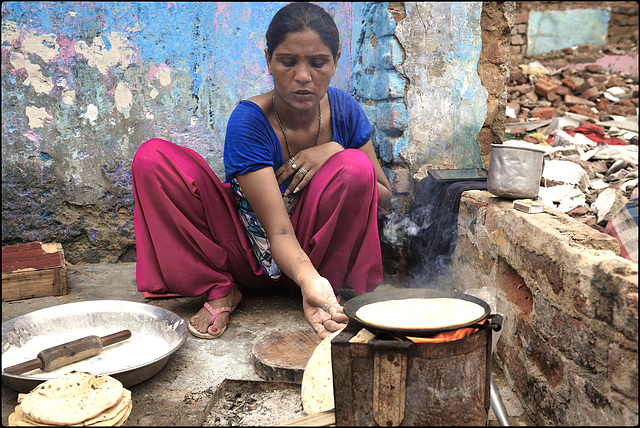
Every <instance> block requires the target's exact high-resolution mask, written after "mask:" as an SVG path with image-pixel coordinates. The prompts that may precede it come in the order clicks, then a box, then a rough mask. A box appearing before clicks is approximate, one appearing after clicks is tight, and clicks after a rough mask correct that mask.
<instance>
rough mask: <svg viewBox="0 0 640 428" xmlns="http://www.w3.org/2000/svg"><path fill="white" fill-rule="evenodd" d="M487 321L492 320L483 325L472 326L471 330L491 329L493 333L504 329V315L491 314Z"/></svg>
mask: <svg viewBox="0 0 640 428" xmlns="http://www.w3.org/2000/svg"><path fill="white" fill-rule="evenodd" d="M485 320H490V321H491V322H486V321H485V322H484V323H482V324H473V325H470V326H469V328H490V329H491V330H493V331H500V330H501V329H502V315H500V314H490V315H489V316H487V318H485Z"/></svg>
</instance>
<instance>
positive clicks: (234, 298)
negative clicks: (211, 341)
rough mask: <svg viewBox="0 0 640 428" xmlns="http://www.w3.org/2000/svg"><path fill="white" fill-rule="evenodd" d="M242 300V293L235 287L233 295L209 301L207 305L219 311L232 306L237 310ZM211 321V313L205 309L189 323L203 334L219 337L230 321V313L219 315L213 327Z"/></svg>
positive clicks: (232, 291)
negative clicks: (220, 331)
mask: <svg viewBox="0 0 640 428" xmlns="http://www.w3.org/2000/svg"><path fill="white" fill-rule="evenodd" d="M240 300H242V293H241V292H240V290H238V289H237V288H236V287H233V289H232V290H231V293H229V294H228V295H226V296H225V297H222V298H220V299H214V300H209V301H208V302H207V303H209V305H211V307H213V309H219V308H222V307H224V306H230V307H231V308H233V309H235V307H236V306H237V305H238V303H240ZM211 319H212V315H211V313H210V312H209V311H208V310H207V309H206V308H204V307H203V308H202V309H200V310H199V311H198V313H197V314H195V315H194V316H192V317H191V319H190V320H189V323H190V324H191V325H192V326H193V327H195V328H196V329H197V330H198V331H199V332H200V333H202V334H206V333H209V334H210V335H212V336H217V335H219V330H220V329H223V328H224V327H225V326H226V325H227V322H228V321H229V312H221V313H219V314H218V316H216V319H215V321H214V323H213V325H211Z"/></svg>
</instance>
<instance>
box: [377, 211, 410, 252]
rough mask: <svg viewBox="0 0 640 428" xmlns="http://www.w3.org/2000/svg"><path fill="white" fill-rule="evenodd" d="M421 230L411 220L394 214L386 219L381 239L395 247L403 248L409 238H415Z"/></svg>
mask: <svg viewBox="0 0 640 428" xmlns="http://www.w3.org/2000/svg"><path fill="white" fill-rule="evenodd" d="M419 230H420V228H419V227H418V226H417V225H416V224H415V223H414V222H412V221H411V220H410V219H409V218H407V217H403V216H401V215H399V214H396V213H394V212H392V213H390V214H388V215H387V216H386V217H385V224H384V227H383V228H382V237H381V238H380V239H381V240H382V241H383V242H385V243H387V244H391V245H393V246H396V245H400V246H402V245H403V242H404V241H405V238H406V237H407V236H415V235H416V234H417V233H418V231H419Z"/></svg>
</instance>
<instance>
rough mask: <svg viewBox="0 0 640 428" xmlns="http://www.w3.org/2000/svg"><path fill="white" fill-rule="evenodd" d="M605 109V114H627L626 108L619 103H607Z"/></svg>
mask: <svg viewBox="0 0 640 428" xmlns="http://www.w3.org/2000/svg"><path fill="white" fill-rule="evenodd" d="M605 111H606V112H607V114H610V115H614V116H626V114H627V111H626V109H625V108H624V107H623V106H621V105H619V104H613V105H609V106H607V107H606V108H605Z"/></svg>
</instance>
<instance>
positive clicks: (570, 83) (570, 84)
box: [562, 76, 578, 91]
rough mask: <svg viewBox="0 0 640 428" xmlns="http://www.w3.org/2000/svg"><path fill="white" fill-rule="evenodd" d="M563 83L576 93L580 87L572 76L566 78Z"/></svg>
mask: <svg viewBox="0 0 640 428" xmlns="http://www.w3.org/2000/svg"><path fill="white" fill-rule="evenodd" d="M562 83H563V84H564V85H565V86H566V87H567V88H569V89H571V90H572V91H575V90H576V88H577V87H578V84H577V83H576V82H575V81H574V80H573V79H572V78H571V76H567V77H565V78H564V80H563V81H562Z"/></svg>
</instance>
